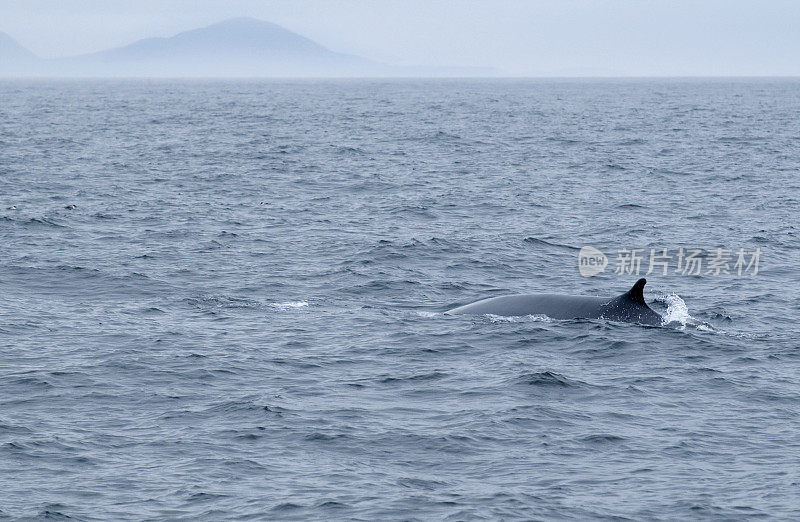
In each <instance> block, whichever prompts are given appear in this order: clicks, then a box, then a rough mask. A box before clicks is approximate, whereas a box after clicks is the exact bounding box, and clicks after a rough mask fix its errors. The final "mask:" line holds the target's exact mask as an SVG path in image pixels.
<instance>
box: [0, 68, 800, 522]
mask: <svg viewBox="0 0 800 522" xmlns="http://www.w3.org/2000/svg"><path fill="white" fill-rule="evenodd" d="M799 172H800V81H799V80H796V79H708V80H702V79H650V80H644V79H642V80H622V79H620V80H492V79H485V80H466V79H464V80H457V79H453V80H411V79H409V80H302V81H301V80H298V81H290V80H275V81H267V80H264V81H245V80H240V81H234V80H230V81H223V80H219V81H212V80H208V81H200V80H196V81H188V80H187V81H181V80H114V81H111V80H31V81H24V80H4V81H2V82H0V240H2V243H1V244H2V246H3V248H2V250H0V291H2V295H1V296H0V297H2V298H1V299H0V517H2V518H10V519H17V518H65V519H66V518H73V519H78V520H109V519H115V520H144V519H191V520H218V519H233V518H236V519H272V520H289V519H317V520H330V519H348V520H390V519H394V520H397V519H402V520H430V519H439V520H465V519H481V518H484V519H507V520H511V519H539V520H558V519H580V520H595V519H597V520H604V519H605V520H608V519H614V520H621V519H637V520H642V519H648V520H675V519H693V520H704V519H708V520H711V519H713V520H717V519H737V518H751V517H763V518H770V519H785V520H791V519H795V520H796V519H798V518H800V344H798V338H800V327H799V326H798V321H797V316H798V313H800V297H798V294H799V293H800V292H798V291H799V290H800V283H799V282H798V277H797V274H798V266H799V265H800V255H798V246H800V243H798V225H800V219H798V218H799V217H800V212H798V209H800V176H798V173H799ZM587 248H590V249H592V250H587ZM582 249H583V250H582ZM586 252H590V253H591V252H595V254H594V255H595V259H596V260H598V261H597V262H598V263H600V265H599V266H598V270H599V271H598V272H597V273H594V274H585V273H583V272H584V271H583V270H582V269H581V268H582V266H584V265H580V264H579V259H581V257H582V255H583V254H584V253H586ZM690 259H691V261H692V264H689V260H690ZM603 264H605V266H603ZM601 267H602V269H600V268H601ZM639 277H646V278H647V280H648V284H647V286H646V288H645V299H646V300H647V301H648V303H651V306H652V307H653V308H654V309H655V310H656V311H658V312H659V313H661V314H662V315H663V316H664V317H665V320H666V323H667V324H665V325H664V326H662V327H646V326H641V325H637V324H623V323H615V322H611V321H603V320H586V319H576V320H567V321H557V320H551V319H548V318H547V317H544V316H531V317H516V318H501V317H494V316H449V315H446V314H444V313H443V312H445V311H447V310H448V309H451V308H453V307H456V306H459V305H463V304H466V303H469V302H471V301H475V300H478V299H481V298H485V297H490V296H495V295H503V294H512V293H563V294H574V295H598V296H613V295H617V294H620V293H622V292H624V291H626V290H627V289H629V288H630V287H631V286H632V285H633V283H634V282H635V281H636V280H637V279H638V278H639Z"/></svg>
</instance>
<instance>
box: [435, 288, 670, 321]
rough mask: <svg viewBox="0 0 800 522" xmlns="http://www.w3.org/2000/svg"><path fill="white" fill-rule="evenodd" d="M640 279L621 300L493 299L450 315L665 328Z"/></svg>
mask: <svg viewBox="0 0 800 522" xmlns="http://www.w3.org/2000/svg"><path fill="white" fill-rule="evenodd" d="M646 283H647V280H645V279H644V278H642V279H639V280H638V281H636V283H635V284H634V285H633V287H631V289H630V290H628V291H627V292H625V293H624V294H621V295H619V296H617V297H581V296H571V295H557V294H535V295H506V296H500V297H490V298H488V299H483V300H481V301H477V302H475V303H471V304H467V305H464V306H459V307H458V308H454V309H452V310H449V311H448V312H446V313H447V314H474V315H500V316H523V315H544V316H547V317H550V318H552V319H581V318H583V319H608V320H611V321H622V322H629V323H641V324H647V325H654V326H657V325H661V323H662V318H661V316H660V315H658V314H657V313H656V312H654V311H653V310H652V309H651V308H650V307H649V306H647V303H646V302H645V300H644V285H645V284H646Z"/></svg>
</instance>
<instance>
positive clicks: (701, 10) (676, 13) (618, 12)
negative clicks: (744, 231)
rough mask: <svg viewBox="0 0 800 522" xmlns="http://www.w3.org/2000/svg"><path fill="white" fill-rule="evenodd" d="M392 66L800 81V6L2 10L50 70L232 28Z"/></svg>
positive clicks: (350, 1)
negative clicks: (137, 44)
mask: <svg viewBox="0 0 800 522" xmlns="http://www.w3.org/2000/svg"><path fill="white" fill-rule="evenodd" d="M241 16H249V17H254V18H258V19H260V20H266V21H270V22H274V23H276V24H279V25H281V26H283V27H285V28H287V29H289V30H291V31H294V32H296V33H299V34H301V35H303V36H305V37H308V38H310V39H312V40H314V41H316V42H318V43H320V44H322V45H324V46H325V47H327V48H329V49H331V50H333V51H336V52H340V53H347V54H353V55H356V56H359V57H363V58H366V59H368V60H372V61H375V62H379V63H382V64H387V65H390V66H423V67H425V66H428V67H491V68H495V69H496V71H497V73H498V74H501V75H510V76H759V75H760V76H786V75H800V60H798V59H797V56H798V52H799V51H800V31H798V30H797V22H798V20H800V2H794V1H788V0H767V1H762V2H755V1H742V0H726V1H722V0H709V1H697V0H692V1H689V0H676V1H647V0H546V1H523V0H519V1H512V0H494V1H491V2H490V1H472V0H460V1H458V0H453V1H442V0H439V1H436V0H402V1H401V0H376V1H370V0H267V1H247V0H225V1H222V0H171V1H169V2H164V1H161V0H135V1H134V0H103V1H100V0H58V1H54V0H26V1H25V2H19V1H12V0H0V31H2V32H5V33H7V34H8V35H10V36H11V37H12V38H13V39H14V40H16V41H17V42H19V43H20V44H21V45H22V46H24V47H25V48H27V49H29V50H30V51H32V52H33V53H35V54H37V55H38V56H40V57H43V58H56V57H64V56H71V55H77V54H83V53H91V52H96V51H101V50H106V49H109V48H113V47H118V46H122V45H126V44H129V43H131V42H134V41H136V40H138V39H142V38H147V37H153V36H162V37H166V36H172V35H174V34H176V33H179V32H181V31H186V30H190V29H195V28H198V27H202V26H206V25H209V24H213V23H216V22H219V21H221V20H224V19H227V18H231V17H241Z"/></svg>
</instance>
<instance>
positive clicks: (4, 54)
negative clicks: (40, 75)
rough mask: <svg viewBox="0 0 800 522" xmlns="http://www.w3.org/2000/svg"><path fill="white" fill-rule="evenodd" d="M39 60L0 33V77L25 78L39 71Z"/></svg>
mask: <svg viewBox="0 0 800 522" xmlns="http://www.w3.org/2000/svg"><path fill="white" fill-rule="evenodd" d="M39 62H40V60H39V59H38V58H37V57H36V55H35V54H33V53H32V52H30V51H29V50H27V49H25V48H24V47H23V46H21V45H20V44H19V43H17V41H16V40H14V39H13V38H11V37H10V36H8V35H7V34H6V33H2V32H0V76H26V75H29V74H34V73H36V71H37V70H38V69H39Z"/></svg>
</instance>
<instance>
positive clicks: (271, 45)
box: [0, 18, 496, 77]
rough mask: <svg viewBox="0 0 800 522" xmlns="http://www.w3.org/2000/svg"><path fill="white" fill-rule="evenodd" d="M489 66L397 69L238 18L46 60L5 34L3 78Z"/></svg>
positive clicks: (0, 51) (403, 72) (404, 72)
mask: <svg viewBox="0 0 800 522" xmlns="http://www.w3.org/2000/svg"><path fill="white" fill-rule="evenodd" d="M495 73H496V71H494V70H492V69H489V68H413V67H406V68H401V67H392V66H389V65H385V64H381V63H378V62H374V61H371V60H368V59H365V58H361V57H358V56H353V55H349V54H342V53H337V52H334V51H331V50H330V49H327V48H326V47H324V46H322V45H320V44H318V43H316V42H314V41H312V40H310V39H308V38H306V37H304V36H301V35H299V34H297V33H294V32H292V31H289V30H288V29H284V28H283V27H281V26H279V25H276V24H273V23H270V22H265V21H262V20H256V19H253V18H233V19H230V20H226V21H223V22H220V23H217V24H213V25H210V26H208V27H203V28H201V29H194V30H191V31H186V32H183V33H179V34H177V35H175V36H172V37H169V38H147V39H144V40H139V41H137V42H134V43H132V44H130V45H126V46H124V47H118V48H115V49H109V50H106V51H101V52H97V53H91V54H84V55H80V56H73V57H68V58H58V59H43V58H39V57H37V56H36V55H34V54H33V53H32V52H30V51H29V50H27V49H25V48H24V47H23V46H22V45H20V44H19V43H17V42H16V41H15V40H14V39H13V38H11V37H10V36H9V35H7V34H5V33H0V77H370V76H373V77H382V76H494V75H495Z"/></svg>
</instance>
